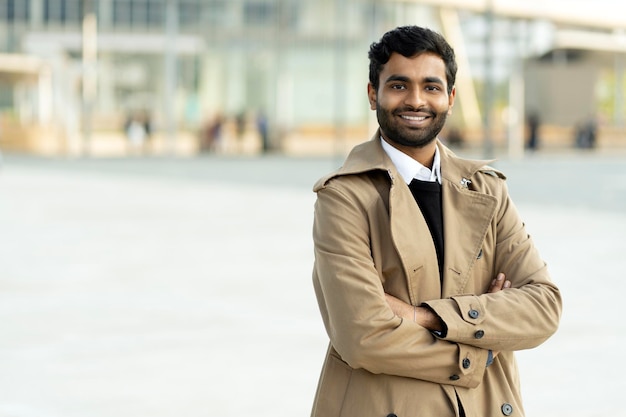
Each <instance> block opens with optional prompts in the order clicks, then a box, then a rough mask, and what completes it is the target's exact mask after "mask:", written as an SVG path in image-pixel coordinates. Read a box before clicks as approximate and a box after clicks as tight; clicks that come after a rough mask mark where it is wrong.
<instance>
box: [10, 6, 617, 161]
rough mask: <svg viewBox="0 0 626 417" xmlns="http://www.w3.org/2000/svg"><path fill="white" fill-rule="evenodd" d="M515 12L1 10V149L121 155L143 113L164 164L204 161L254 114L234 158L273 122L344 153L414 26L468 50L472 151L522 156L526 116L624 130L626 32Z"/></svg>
mask: <svg viewBox="0 0 626 417" xmlns="http://www.w3.org/2000/svg"><path fill="white" fill-rule="evenodd" d="M515 3H519V2H513V1H505V0H500V1H496V0H491V2H485V1H472V0H467V1H460V0H459V1H452V0H448V1H441V0H440V1H435V0H432V1H406V0H405V1H394V0H389V1H382V0H316V1H304V0H0V111H1V115H0V148H1V147H4V148H5V149H20V148H22V149H26V150H35V151H38V152H43V153H70V154H80V153H88V152H90V150H93V149H94V147H96V148H97V149H100V150H101V151H106V149H107V147H106V143H108V142H107V141H109V142H110V143H111V144H113V143H114V142H115V141H119V138H120V135H121V134H123V129H124V125H125V123H126V121H127V120H128V119H129V118H132V117H135V115H137V114H141V115H142V117H146V116H147V117H149V119H150V122H151V127H152V129H151V131H152V135H153V136H154V138H155V139H154V140H158V143H159V144H160V145H159V147H156V148H154V149H153V150H155V151H156V152H171V151H172V150H174V149H177V148H180V146H181V142H182V141H184V142H185V144H186V145H185V146H186V148H185V149H187V150H188V151H191V152H193V151H194V150H196V149H197V148H198V146H197V145H198V143H197V142H198V141H199V140H200V139H199V138H201V132H202V131H203V128H204V126H205V125H206V123H207V122H208V121H210V120H212V119H213V118H214V117H216V116H218V115H219V116H221V117H224V120H225V121H226V125H225V129H224V132H225V136H226V137H227V138H229V139H231V142H233V141H234V142H236V141H237V137H238V133H237V132H238V131H239V130H238V129H237V126H236V123H235V120H236V116H237V115H243V120H244V126H243V133H244V134H245V135H247V136H245V135H244V136H245V137H247V138H248V139H250V141H251V142H250V143H252V145H250V146H248V147H247V148H246V147H245V146H243V145H242V146H243V147H237V146H234V147H231V148H224V150H225V151H228V150H230V151H244V150H247V151H255V150H256V149H259V146H260V144H259V142H258V140H257V141H256V142H254V141H255V140H256V139H255V138H256V137H255V136H254V135H252V134H251V133H250V132H251V131H252V130H254V118H255V117H256V115H257V114H261V113H262V114H263V115H265V116H266V118H267V123H268V126H269V129H270V132H271V134H270V138H271V144H272V147H273V148H276V149H281V150H284V151H289V152H302V153H309V152H315V151H316V150H320V149H328V148H329V147H331V148H332V149H333V150H334V151H341V150H342V149H343V148H344V147H347V146H348V145H347V144H346V143H344V142H342V141H350V140H358V141H361V140H363V139H366V138H368V137H369V135H370V134H371V127H372V125H373V120H372V117H373V115H372V113H371V112H370V111H369V108H368V105H367V100H366V83H367V65H368V61H367V50H368V47H369V44H370V43H371V42H373V41H375V40H376V39H378V38H379V36H380V35H381V34H382V33H383V32H384V31H385V30H388V29H390V28H392V27H394V26H397V25H401V24H420V25H424V26H428V27H431V28H433V29H435V30H438V31H441V32H443V33H444V35H445V36H446V37H447V38H448V39H449V40H450V41H451V43H452V44H453V46H454V47H455V50H456V51H457V54H458V57H459V60H460V61H461V62H460V66H461V72H460V73H459V79H458V84H457V87H458V90H459V91H458V96H457V97H458V103H457V104H458V110H459V111H455V115H454V116H453V119H452V120H451V123H452V124H454V126H455V127H459V128H461V129H463V130H464V132H466V135H465V137H466V138H467V140H468V141H469V142H472V143H481V141H482V140H483V138H485V137H488V138H489V140H491V141H493V142H494V143H495V144H496V145H500V144H504V143H507V141H509V142H510V143H514V145H512V146H515V147H518V148H519V146H520V143H521V141H522V140H523V139H522V135H523V133H522V131H523V120H524V117H525V112H527V111H533V112H536V113H538V114H539V116H540V119H541V122H542V125H545V126H548V127H551V128H552V131H553V132H555V133H553V135H554V137H555V138H557V139H558V138H560V139H563V138H565V136H566V135H569V129H573V128H574V126H575V124H576V123H578V122H580V121H584V120H585V119H589V118H600V119H601V122H602V123H601V124H602V126H605V127H606V128H607V129H620V128H622V127H623V123H624V120H623V114H624V105H623V91H624V86H623V68H622V67H623V62H622V61H623V54H624V51H625V49H624V46H623V45H624V44H623V42H622V40H623V37H624V35H623V31H622V28H624V27H626V24H625V22H626V18H621V20H624V21H621V20H620V18H615V16H609V18H608V19H607V18H605V19H604V20H600V18H599V17H597V16H595V15H589V14H586V12H585V10H583V9H581V10H580V11H579V13H574V12H575V10H574V11H572V9H575V7H569V9H567V8H566V9H567V10H565V11H564V10H563V8H561V9H559V13H556V12H555V13H554V14H553V15H552V14H551V13H550V10H551V9H546V7H547V6H546V5H545V4H542V3H541V2H537V1H535V2H533V1H529V2H526V6H524V7H519V6H517V7H513V6H511V4H515ZM544 3H545V2H544ZM557 3H561V5H562V3H563V2H557ZM568 4H569V3H568ZM576 4H580V3H576ZM507 5H508V6H507ZM596 9H601V8H596ZM622 15H623V14H622ZM585 16H586V17H587V19H584V18H585ZM616 19H617V20H616ZM485 109H487V111H485ZM486 128H488V130H486ZM242 137H243V136H242ZM339 139H340V140H339ZM565 139H566V140H569V138H565ZM234 142H233V143H234ZM253 142H254V143H253ZM111 149H113V146H111Z"/></svg>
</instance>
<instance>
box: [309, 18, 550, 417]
mask: <svg viewBox="0 0 626 417" xmlns="http://www.w3.org/2000/svg"><path fill="white" fill-rule="evenodd" d="M369 58H370V79H369V84H368V97H369V102H370V106H371V109H372V110H376V115H377V118H378V122H379V127H380V129H379V130H378V132H376V134H375V135H374V137H373V139H372V140H371V141H369V142H366V143H364V144H361V145H359V146H357V147H356V148H355V149H353V150H352V152H351V153H350V155H349V156H348V157H347V159H346V161H345V163H344V165H343V166H342V167H341V168H340V169H339V170H337V171H336V172H334V173H332V174H330V175H328V176H326V177H324V178H322V179H321V180H319V181H318V183H317V184H316V185H315V187H314V190H315V192H317V202H316V204H315V220H314V226H313V238H314V244H315V265H314V271H313V283H314V287H315V291H316V295H317V299H318V303H319V306H320V311H321V314H322V318H323V321H324V325H325V327H326V330H327V332H328V335H329V338H330V346H329V349H328V352H327V355H326V359H325V362H324V367H323V370H322V374H321V377H320V381H319V386H318V389H317V394H316V398H315V402H314V405H313V411H312V416H313V417H339V416H340V417H395V416H397V417H420V416H427V417H446V416H467V417H492V416H502V415H504V416H523V415H524V411H523V408H522V402H521V396H520V387H519V379H518V373H517V367H516V363H515V358H514V356H513V352H514V351H516V350H521V349H529V348H533V347H535V346H538V345H539V344H541V343H542V342H544V341H545V340H546V339H547V338H548V337H550V336H551V335H552V334H553V333H554V332H555V331H556V329H557V326H558V322H559V319H560V313H561V296H560V293H559V290H558V289H557V288H556V286H555V285H554V284H552V282H551V281H550V278H549V276H548V272H547V270H546V265H545V263H544V262H543V261H542V260H541V258H540V257H539V254H538V253H537V251H536V249H535V247H534V246H533V242H532V240H531V238H530V237H529V236H528V234H527V233H526V231H525V229H524V224H523V223H522V221H521V219H520V217H519V215H518V213H517V211H516V209H515V207H514V206H513V204H512V202H511V201H510V199H509V197H508V194H507V189H506V185H505V181H504V179H505V178H504V176H503V175H502V174H501V173H499V172H497V171H495V170H494V169H492V168H490V167H488V166H485V165H484V163H483V162H477V161H470V160H464V159H461V158H458V157H457V156H455V155H454V154H453V153H452V152H451V151H450V150H448V149H447V148H446V147H445V146H443V145H442V143H441V142H440V141H439V140H438V139H437V135H438V134H439V132H440V131H441V129H442V127H443V126H444V124H445V121H446V117H447V116H448V115H449V114H450V112H451V109H452V106H453V105H454V99H455V95H456V91H455V88H454V82H455V76H456V63H455V58H454V52H453V50H452V48H451V47H450V46H449V45H448V43H447V42H446V41H445V40H444V39H443V37H441V35H439V34H437V33H435V32H433V31H430V30H428V29H424V28H420V27H415V26H410V27H400V28H397V29H394V30H392V31H390V32H388V33H386V34H385V35H384V36H383V37H382V39H381V40H380V42H377V43H374V44H372V46H371V48H370V51H369Z"/></svg>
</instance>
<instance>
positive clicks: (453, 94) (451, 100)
mask: <svg viewBox="0 0 626 417" xmlns="http://www.w3.org/2000/svg"><path fill="white" fill-rule="evenodd" d="M455 98H456V86H454V87H452V91H450V95H449V96H448V116H450V115H451V114H452V107H454V99H455Z"/></svg>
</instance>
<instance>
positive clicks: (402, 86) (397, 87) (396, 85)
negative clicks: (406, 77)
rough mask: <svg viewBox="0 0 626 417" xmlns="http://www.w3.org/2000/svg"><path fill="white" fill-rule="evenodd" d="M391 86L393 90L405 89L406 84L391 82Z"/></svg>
mask: <svg viewBox="0 0 626 417" xmlns="http://www.w3.org/2000/svg"><path fill="white" fill-rule="evenodd" d="M389 88H391V89H392V90H405V89H406V86H405V85H404V84H390V85H389Z"/></svg>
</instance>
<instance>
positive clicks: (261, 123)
mask: <svg viewBox="0 0 626 417" xmlns="http://www.w3.org/2000/svg"><path fill="white" fill-rule="evenodd" d="M256 128H257V131H258V132H259V136H260V137H261V149H262V151H263V153H267V152H269V150H270V138H269V126H268V121H267V116H266V115H265V112H264V111H259V113H258V114H257V116H256Z"/></svg>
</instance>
